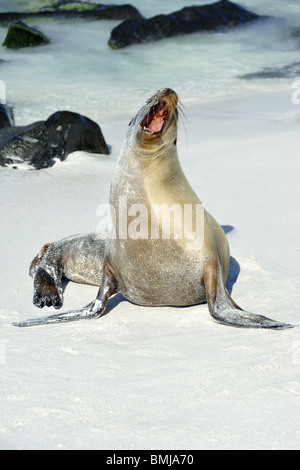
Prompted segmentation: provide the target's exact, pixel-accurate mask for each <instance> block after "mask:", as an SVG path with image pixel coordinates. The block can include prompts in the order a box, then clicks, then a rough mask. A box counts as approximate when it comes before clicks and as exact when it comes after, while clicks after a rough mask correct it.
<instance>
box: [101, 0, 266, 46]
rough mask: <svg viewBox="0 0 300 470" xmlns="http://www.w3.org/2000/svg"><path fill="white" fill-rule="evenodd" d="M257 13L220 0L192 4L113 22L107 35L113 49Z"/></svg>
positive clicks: (249, 17)
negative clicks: (165, 12) (170, 10)
mask: <svg viewBox="0 0 300 470" xmlns="http://www.w3.org/2000/svg"><path fill="white" fill-rule="evenodd" d="M258 18H259V16H258V15H256V14H255V13H252V12H250V11H247V10H245V9H244V8H242V7H240V6H239V5H236V4H235V3H232V2H229V1H228V0H222V1H220V2H216V3H213V4H210V5H204V6H191V7H186V8H183V9H182V10H180V11H176V12H174V13H170V14H169V15H158V16H154V17H153V18H149V19H143V18H140V19H136V20H130V21H125V22H123V23H121V24H119V25H118V26H116V27H115V28H114V29H113V30H112V32H111V37H110V39H109V42H108V44H109V46H110V47H111V48H113V49H119V48H121V47H125V46H129V45H130V44H136V43H141V42H145V41H153V40H159V39H163V38H168V37H171V36H175V35H178V34H189V33H194V32H196V31H216V30H223V29H227V28H231V27H233V26H237V25H242V24H245V23H248V22H249V21H253V20H257V19H258Z"/></svg>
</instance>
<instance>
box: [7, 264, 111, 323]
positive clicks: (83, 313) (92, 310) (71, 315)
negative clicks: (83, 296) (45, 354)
mask: <svg viewBox="0 0 300 470" xmlns="http://www.w3.org/2000/svg"><path fill="white" fill-rule="evenodd" d="M115 291H116V282H115V279H114V276H113V274H112V270H111V269H109V267H108V263H106V262H104V265H103V272H102V278H101V283H100V287H99V291H98V294H97V297H96V300H95V301H94V302H92V303H90V304H89V305H87V306H86V307H84V308H82V309H80V310H70V311H69V312H65V313H59V314H56V315H49V316H47V317H41V318H30V319H28V320H25V321H21V322H15V323H13V325H14V326H19V327H27V326H35V325H48V324H53V323H66V322H70V321H77V320H89V319H92V318H99V317H101V316H102V315H103V314H104V312H105V309H106V304H107V301H108V299H109V297H110V296H111V295H113V294H114V293H115Z"/></svg>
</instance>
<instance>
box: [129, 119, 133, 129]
mask: <svg viewBox="0 0 300 470" xmlns="http://www.w3.org/2000/svg"><path fill="white" fill-rule="evenodd" d="M132 121H133V118H132V119H131V121H130V123H129V124H128V127H129V126H131V124H132Z"/></svg>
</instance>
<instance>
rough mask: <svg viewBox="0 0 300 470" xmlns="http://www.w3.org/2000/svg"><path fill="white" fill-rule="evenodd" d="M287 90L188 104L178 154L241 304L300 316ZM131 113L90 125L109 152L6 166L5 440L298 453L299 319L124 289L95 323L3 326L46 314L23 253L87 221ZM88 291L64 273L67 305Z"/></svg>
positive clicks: (295, 114)
mask: <svg viewBox="0 0 300 470" xmlns="http://www.w3.org/2000/svg"><path fill="white" fill-rule="evenodd" d="M292 93H293V90H292V88H289V87H287V86H283V87H282V88H280V87H278V89H276V88H275V89H274V88H273V89H272V91H270V90H268V88H267V85H266V88H265V89H263V87H260V88H259V89H258V88H255V86H254V85H253V89H251V87H249V89H248V91H243V92H241V93H235V94H232V95H228V96H226V97H220V98H216V99H211V100H207V101H205V100H201V101H200V102H199V101H196V100H194V99H192V97H191V99H190V100H185V101H184V103H183V104H184V106H185V113H186V115H187V119H185V118H184V119H183V123H182V124H181V126H180V132H179V139H178V151H179V157H180V161H181V164H182V167H183V169H184V171H185V173H186V175H187V177H188V179H189V180H190V182H191V184H192V186H193V188H194V189H195V191H196V192H197V194H198V195H199V197H200V199H201V200H202V202H203V203H204V205H205V207H206V208H207V210H208V211H209V212H210V213H211V214H212V215H213V216H214V217H215V218H216V219H217V220H218V222H219V223H220V224H221V225H222V226H224V229H225V230H226V232H228V233H227V236H228V240H229V244H230V247H231V255H232V257H233V258H234V259H235V263H236V264H235V266H236V269H237V271H239V275H238V278H237V280H236V283H235V284H234V285H233V290H232V296H233V298H234V299H235V301H236V302H237V303H238V304H239V305H240V306H241V307H243V308H245V309H247V310H249V311H253V312H256V313H259V314H263V315H266V316H268V317H271V318H274V319H277V320H281V321H283V322H287V323H293V324H295V325H299V321H300V308H299V307H300V305H299V304H300V302H299V274H300V267H299V266H300V246H299V234H300V221H299V212H300V202H299V201H300V159H299V148H300V133H299V124H300V105H296V104H293V102H292ZM135 111H136V109H133V111H132V112H133V113H134V112H135ZM131 117H132V115H131V114H128V115H126V116H125V114H124V115H121V117H120V118H119V119H118V118H117V116H116V115H112V116H111V118H109V116H108V118H107V120H106V121H105V122H101V123H99V124H100V125H101V128H102V131H103V134H104V136H105V138H106V140H107V143H108V144H110V145H111V150H112V151H111V155H109V156H100V155H91V154H87V153H84V152H76V153H74V154H72V155H70V156H69V157H68V159H67V160H66V161H65V162H57V163H56V164H55V165H54V166H53V167H52V168H49V169H46V170H40V171H29V170H26V169H19V170H15V171H13V170H11V169H0V192H1V206H0V214H1V215H0V217H1V276H2V282H1V283H0V296H1V306H0V323H1V329H0V384H1V395H0V414H1V422H0V448H3V449H4V448H11V449H116V450H125V449H297V448H299V442H300V429H299V408H300V406H299V395H300V385H299V368H300V334H299V328H294V329H292V330H286V331H270V330H269V331H268V330H261V331H259V330H243V329H236V328H230V327H225V326H222V325H218V324H216V323H214V322H213V321H212V319H211V318H210V316H209V313H208V308H207V305H199V306H194V307H188V308H171V307H170V308H169V307H164V308H150V307H148V308H146V307H140V306H136V305H132V304H130V303H129V302H127V301H126V300H124V299H122V298H116V299H113V300H112V301H111V306H114V308H113V309H112V310H111V311H110V312H109V313H108V314H107V315H106V316H104V317H103V318H101V319H98V320H92V321H82V322H77V323H69V324H59V325H56V326H54V325H52V326H51V325H50V326H40V327H35V328H26V329H21V328H20V329H19V328H16V327H14V326H13V325H12V322H14V321H18V320H21V319H26V318H31V317H36V316H38V315H46V314H49V312H52V311H54V309H52V308H51V309H43V310H41V311H40V310H38V309H36V308H35V307H34V306H33V304H32V279H31V278H30V277H29V276H28V267H29V263H30V261H31V260H32V258H33V257H34V256H35V255H36V254H37V252H38V251H39V250H40V248H41V246H42V245H43V244H44V243H45V242H48V241H53V240H58V239H61V238H63V237H66V236H68V235H72V234H75V233H81V232H89V231H93V230H95V229H96V226H97V223H98V222H99V219H98V218H97V216H96V211H97V207H98V206H99V205H100V204H103V203H107V202H108V197H109V186H110V180H111V178H112V174H113V170H114V166H115V163H116V160H117V156H118V152H119V149H120V146H121V143H122V141H123V139H124V137H125V134H126V132H127V125H128V122H129V120H130V118H131ZM183 124H184V125H183ZM96 293H97V287H91V286H83V285H79V284H74V283H69V284H68V285H67V287H66V291H65V303H64V306H63V309H64V310H68V309H70V308H79V307H81V306H84V305H86V304H87V303H88V302H90V301H91V300H93V298H94V297H95V295H96Z"/></svg>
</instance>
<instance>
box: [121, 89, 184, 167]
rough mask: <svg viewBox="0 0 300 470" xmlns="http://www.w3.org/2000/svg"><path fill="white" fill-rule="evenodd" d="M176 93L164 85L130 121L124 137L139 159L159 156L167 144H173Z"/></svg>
mask: <svg viewBox="0 0 300 470" xmlns="http://www.w3.org/2000/svg"><path fill="white" fill-rule="evenodd" d="M177 103H178V96H177V94H176V93H175V91H173V90H171V89H170V88H165V89H163V90H160V91H158V92H157V93H156V94H155V95H153V96H152V97H151V98H150V99H148V100H147V101H146V103H145V104H144V105H143V106H142V107H141V109H140V110H139V111H138V113H137V114H136V116H135V117H134V118H133V119H132V120H131V122H130V123H129V130H128V134H127V140H128V142H130V146H131V148H135V149H137V152H136V154H137V156H140V158H151V157H152V158H153V157H157V156H159V154H160V153H161V151H163V150H164V149H165V147H166V146H169V145H172V146H173V145H176V142H177V122H178V109H177Z"/></svg>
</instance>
